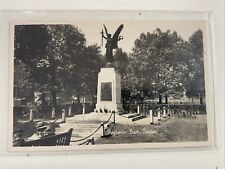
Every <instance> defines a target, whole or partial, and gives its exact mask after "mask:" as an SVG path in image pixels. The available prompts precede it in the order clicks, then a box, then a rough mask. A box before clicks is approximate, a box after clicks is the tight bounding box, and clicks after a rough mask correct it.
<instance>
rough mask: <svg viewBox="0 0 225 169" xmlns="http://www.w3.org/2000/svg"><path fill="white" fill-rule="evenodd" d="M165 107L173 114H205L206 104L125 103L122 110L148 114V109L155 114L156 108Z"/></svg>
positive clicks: (161, 108)
mask: <svg viewBox="0 0 225 169" xmlns="http://www.w3.org/2000/svg"><path fill="white" fill-rule="evenodd" d="M159 109H160V110H161V111H162V110H163V109H166V111H170V112H172V113H173V114H175V115H181V114H184V115H185V114H206V105H200V104H125V105H124V110H125V111H127V112H128V113H140V114H143V115H146V116H148V115H149V110H152V111H153V114H154V115H155V114H156V113H157V110H159Z"/></svg>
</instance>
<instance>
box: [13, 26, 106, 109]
mask: <svg viewBox="0 0 225 169" xmlns="http://www.w3.org/2000/svg"><path fill="white" fill-rule="evenodd" d="M15 32H16V36H15V38H16V39H15V60H18V61H20V62H22V63H23V64H24V65H25V67H26V69H27V70H29V72H30V73H29V74H30V76H29V81H30V82H31V84H37V86H38V87H37V88H36V90H41V91H42V92H43V94H44V93H45V92H46V91H50V93H51V100H52V105H53V106H54V107H55V106H56V104H57V102H56V96H57V95H61V96H64V97H66V98H71V96H73V95H76V96H77V98H78V100H79V98H80V95H81V94H83V95H91V96H92V97H93V96H94V95H95V93H96V86H97V74H98V72H99V69H100V67H101V66H102V64H103V63H102V59H101V57H102V56H101V54H100V47H98V46H97V45H90V46H86V39H85V36H84V34H82V33H81V32H80V31H79V30H78V28H77V27H75V26H73V25H32V26H30V25H29V26H27V25H26V26H25V25H20V26H17V27H16V31H15ZM16 63H17V62H15V64H16Z"/></svg>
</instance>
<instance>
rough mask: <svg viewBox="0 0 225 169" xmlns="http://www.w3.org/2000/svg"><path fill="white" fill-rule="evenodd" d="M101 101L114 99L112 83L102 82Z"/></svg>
mask: <svg viewBox="0 0 225 169" xmlns="http://www.w3.org/2000/svg"><path fill="white" fill-rule="evenodd" d="M101 101H112V83H111V82H102V83H101Z"/></svg>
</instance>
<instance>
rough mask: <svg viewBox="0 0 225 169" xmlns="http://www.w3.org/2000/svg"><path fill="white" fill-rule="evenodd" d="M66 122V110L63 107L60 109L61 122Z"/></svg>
mask: <svg viewBox="0 0 225 169" xmlns="http://www.w3.org/2000/svg"><path fill="white" fill-rule="evenodd" d="M65 122H66V111H65V109H62V123H65Z"/></svg>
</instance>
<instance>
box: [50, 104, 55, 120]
mask: <svg viewBox="0 0 225 169" xmlns="http://www.w3.org/2000/svg"><path fill="white" fill-rule="evenodd" d="M51 117H52V119H54V118H55V108H54V107H53V108H52V116H51Z"/></svg>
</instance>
